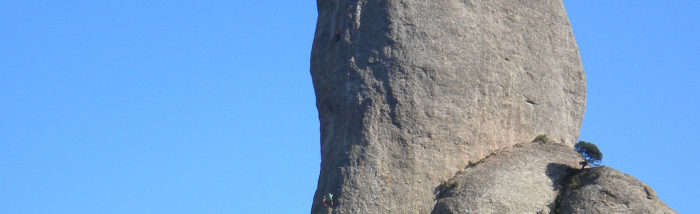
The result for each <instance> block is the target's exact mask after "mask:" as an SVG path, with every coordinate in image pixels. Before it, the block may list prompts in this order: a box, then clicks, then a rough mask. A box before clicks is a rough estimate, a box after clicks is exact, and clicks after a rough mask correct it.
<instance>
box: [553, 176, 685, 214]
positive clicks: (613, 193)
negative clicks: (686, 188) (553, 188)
mask: <svg viewBox="0 0 700 214" xmlns="http://www.w3.org/2000/svg"><path fill="white" fill-rule="evenodd" d="M559 209H560V212H561V213H601V214H602V213H659V214H666V213H676V212H675V211H673V210H672V209H671V208H669V207H668V206H667V205H666V204H665V203H664V202H662V201H660V200H659V199H658V197H657V196H656V193H655V192H654V190H653V189H651V187H649V186H647V185H646V184H644V183H642V182H641V181H639V180H637V179H635V178H633V177H632V176H629V175H627V174H625V173H622V172H620V171H617V170H615V169H612V168H608V167H597V168H593V169H586V170H584V171H583V172H581V173H578V174H576V175H573V177H572V179H571V180H570V181H569V183H568V184H567V187H566V191H565V192H564V194H563V195H562V197H561V203H560V204H559Z"/></svg>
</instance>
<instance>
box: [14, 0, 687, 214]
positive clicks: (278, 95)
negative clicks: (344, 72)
mask: <svg viewBox="0 0 700 214" xmlns="http://www.w3.org/2000/svg"><path fill="white" fill-rule="evenodd" d="M565 4H566V6H567V11H568V13H569V17H570V19H571V23H572V26H573V30H574V34H575V36H576V39H577V41H578V44H579V47H580V49H581V56H582V59H583V65H584V67H585V69H586V74H587V77H588V104H587V107H586V115H585V118H584V124H583V127H582V132H581V139H583V140H587V141H592V142H594V143H596V144H597V145H598V146H599V147H600V148H601V150H602V151H603V153H604V159H603V164H605V165H608V166H611V167H614V168H617V169H619V170H621V171H623V172H626V173H628V174H631V175H633V176H635V177H637V178H638V179H640V180H641V181H643V182H645V183H647V184H649V185H650V186H652V187H653V188H654V189H655V190H656V192H657V193H658V194H659V196H660V198H661V199H662V200H664V201H665V202H666V203H668V204H669V205H670V206H671V207H672V208H674V209H676V210H677V211H680V212H681V213H696V212H700V209H698V208H697V201H698V199H699V198H700V185H699V184H700V182H698V180H699V177H700V167H699V166H698V162H700V158H699V157H698V154H697V152H698V151H700V130H699V129H698V128H699V127H700V126H699V125H698V124H700V101H699V100H700V99H698V97H699V96H700V86H699V85H700V42H699V41H700V25H699V24H698V22H699V21H700V12H699V11H700V2H698V1H690V0H688V1H657V0H653V1H652V0H640V1H609V0H596V1H592V0H587V1H580V0H577V1H575V0H565ZM315 22H316V7H315V1H290V0H284V1H283V0H259V1H243V0H233V1H231V0H227V1H223V0H222V1H178V0H171V1H149V0H139V1H126V0H124V1H87V0H83V1H78V0H61V1H41V0H36V1H18V0H17V1H7V0H0V213H16V214H24V213H71V214H73V213H106V214H108V213H308V212H309V210H310V207H311V200H312V196H313V193H314V191H315V188H316V182H317V178H318V171H319V166H320V151H319V124H318V118H317V112H316V107H315V98H314V93H313V87H312V83H311V77H310V74H309V55H310V49H311V42H312V39H313V33H314V28H315Z"/></svg>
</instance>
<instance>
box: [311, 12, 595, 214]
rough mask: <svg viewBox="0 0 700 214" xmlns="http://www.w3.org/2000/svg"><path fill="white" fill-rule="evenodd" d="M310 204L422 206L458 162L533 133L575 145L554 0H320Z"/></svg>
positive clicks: (578, 110) (572, 49)
mask: <svg viewBox="0 0 700 214" xmlns="http://www.w3.org/2000/svg"><path fill="white" fill-rule="evenodd" d="M317 5H318V13H319V14H318V23H317V26H316V34H315V38H314V43H313V50H312V54H311V75H312V78H313V83H314V89H315V92H316V99H317V101H316V102H317V103H316V105H317V108H318V111H319V119H320V122H321V160H322V163H321V173H320V175H319V180H318V187H317V190H316V194H315V195H314V204H313V207H312V213H325V212H327V211H328V210H329V209H326V208H324V206H323V204H322V203H321V198H322V197H323V195H324V194H327V193H332V194H334V195H335V196H334V206H333V212H334V213H429V212H431V211H432V210H433V207H434V205H435V203H436V192H435V190H436V188H437V186H438V185H439V184H440V183H441V182H442V181H444V180H447V179H449V178H450V177H453V176H454V175H455V173H457V172H458V171H459V170H460V169H463V168H464V167H465V166H467V165H468V164H470V162H476V161H479V160H481V159H484V158H485V157H486V156H487V155H489V154H491V153H493V152H494V151H496V150H498V149H502V148H507V147H511V146H513V145H515V144H518V143H524V142H529V141H531V140H532V139H533V138H534V137H535V136H537V135H539V134H547V135H548V136H549V137H550V138H552V139H553V140H555V141H557V142H560V143H562V144H564V145H567V146H573V145H574V143H575V142H576V140H577V138H578V135H579V128H580V124H581V121H582V119H583V111H584V107H585V95H586V89H585V75H584V72H583V68H582V66H581V61H580V57H579V53H578V47H577V46H576V42H575V40H574V37H573V34H572V32H571V27H570V25H569V21H568V18H567V16H566V12H565V10H564V6H563V4H562V2H561V0H535V1H515V0H503V1H477V0H438V1H426V0H318V1H317Z"/></svg>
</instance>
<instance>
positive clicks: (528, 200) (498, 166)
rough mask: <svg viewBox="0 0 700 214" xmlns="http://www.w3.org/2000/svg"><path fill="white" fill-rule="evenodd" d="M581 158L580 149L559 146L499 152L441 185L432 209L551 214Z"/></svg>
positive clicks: (436, 213)
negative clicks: (577, 150) (563, 184)
mask: <svg viewBox="0 0 700 214" xmlns="http://www.w3.org/2000/svg"><path fill="white" fill-rule="evenodd" d="M578 161H580V157H579V155H578V153H576V152H575V151H574V150H573V149H571V148H570V147H568V146H564V145H561V144H553V143H541V142H535V143H527V144H518V145H516V146H515V147H512V148H507V149H503V150H499V151H498V152H496V153H494V154H493V155H490V156H489V157H488V158H486V159H484V160H483V161H481V162H479V163H477V164H474V165H473V166H470V167H467V168H466V169H464V170H463V171H461V172H459V173H457V175H456V176H455V177H453V178H451V179H450V180H448V181H446V182H445V183H444V184H443V185H441V186H440V187H439V188H438V189H437V190H436V191H437V192H439V193H438V200H437V203H436V205H435V208H434V209H433V211H432V213H433V214H451V213H549V211H550V208H553V207H555V204H554V203H555V201H556V198H557V196H558V195H559V192H560V191H561V190H562V183H564V182H565V181H566V180H567V179H566V178H567V177H568V176H569V174H571V173H572V172H574V171H576V169H575V167H577V166H578Z"/></svg>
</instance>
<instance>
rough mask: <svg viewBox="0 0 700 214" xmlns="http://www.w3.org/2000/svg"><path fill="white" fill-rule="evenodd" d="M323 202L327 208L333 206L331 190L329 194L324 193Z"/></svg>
mask: <svg viewBox="0 0 700 214" xmlns="http://www.w3.org/2000/svg"><path fill="white" fill-rule="evenodd" d="M321 202H323V206H325V207H326V208H329V207H333V194H331V193H330V192H329V193H328V195H327V196H326V195H324V196H323V199H321Z"/></svg>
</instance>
